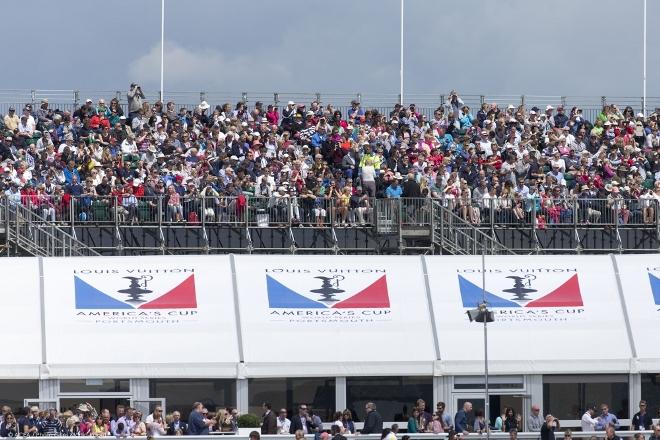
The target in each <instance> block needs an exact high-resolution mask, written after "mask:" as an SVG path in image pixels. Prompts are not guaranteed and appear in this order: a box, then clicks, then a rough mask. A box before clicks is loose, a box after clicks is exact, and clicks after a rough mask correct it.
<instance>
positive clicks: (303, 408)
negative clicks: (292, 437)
mask: <svg viewBox="0 0 660 440" xmlns="http://www.w3.org/2000/svg"><path fill="white" fill-rule="evenodd" d="M308 411H309V410H308V408H307V405H306V404H301V405H300V406H298V414H297V415H296V416H294V417H292V418H291V427H290V428H289V434H295V433H296V431H301V432H302V433H303V434H304V435H307V434H312V433H313V432H314V428H315V427H316V426H315V425H314V421H313V420H312V417H311V416H310V414H309V412H308Z"/></svg>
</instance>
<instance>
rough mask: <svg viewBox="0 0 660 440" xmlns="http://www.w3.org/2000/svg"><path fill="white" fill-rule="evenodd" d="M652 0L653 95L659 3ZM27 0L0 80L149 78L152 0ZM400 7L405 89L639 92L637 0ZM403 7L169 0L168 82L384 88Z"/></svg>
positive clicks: (103, 84)
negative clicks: (403, 26)
mask: <svg viewBox="0 0 660 440" xmlns="http://www.w3.org/2000/svg"><path fill="white" fill-rule="evenodd" d="M648 3H649V4H648V16H649V18H650V19H649V24H650V26H649V31H648V41H649V49H648V54H649V56H648V69H647V71H648V96H660V84H659V81H658V78H659V77H660V47H658V46H659V45H660V27H658V26H657V25H656V24H657V18H658V17H660V1H655V0H649V2H648ZM30 4H31V6H30V8H29V9H26V8H25V6H24V4H23V2H6V3H5V4H4V5H3V12H4V14H3V15H4V16H5V17H15V19H11V20H4V21H3V27H2V29H1V30H0V35H2V37H3V38H2V39H3V41H4V42H5V47H9V45H8V41H14V42H15V45H14V46H13V47H14V50H13V51H12V55H11V56H10V57H9V58H8V57H6V58H5V62H6V63H7V64H5V65H4V68H3V69H2V75H1V76H0V78H2V82H3V85H2V87H0V88H1V89H22V88H25V89H33V88H34V89H80V90H125V89H126V87H127V85H128V84H129V83H130V82H131V81H138V82H140V83H141V84H142V85H143V88H144V89H150V90H157V89H158V87H159V78H160V77H159V75H160V74H159V68H160V0H121V1H119V0H114V1H113V0H110V1H107V2H97V1H89V0H65V1H62V2H53V1H50V0H30ZM405 5H406V6H405V7H406V15H405V44H404V47H405V54H406V55H405V62H404V70H405V85H404V87H405V90H406V93H433V94H435V93H437V94H440V93H446V92H447V91H449V90H450V89H457V90H459V91H460V92H462V93H466V94H489V95H520V94H526V95H554V96H558V95H593V96H601V95H608V96H641V88H642V86H641V76H642V0H626V1H620V0H581V1H575V0H552V1H546V0H544V1H536V0H497V1H490V0H462V1H449V0H405ZM399 17H400V16H399V0H333V1H327V0H324V1H319V0H279V1H271V0H239V1H235V0H234V1H229V0H166V43H165V89H166V91H167V90H169V91H193V90H194V91H197V90H208V91H219V92H234V93H238V94H240V91H258V92H271V91H287V92H293V91H296V92H317V91H318V92H323V93H329V92H337V93H340V92H341V93H344V92H345V93H356V92H362V93H363V94H369V93H372V94H374V93H382V94H393V95H394V94H397V93H398V91H399V19H400V18H399ZM654 17H655V19H654ZM9 59H11V61H9Z"/></svg>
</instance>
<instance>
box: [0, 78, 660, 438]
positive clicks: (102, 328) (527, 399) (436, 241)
mask: <svg viewBox="0 0 660 440" xmlns="http://www.w3.org/2000/svg"><path fill="white" fill-rule="evenodd" d="M159 99H160V97H158V96H154V95H153V94H149V93H144V92H142V90H141V88H140V87H139V85H136V84H133V85H131V87H130V90H128V91H127V92H116V93H114V92H112V93H107V92H106V93H102V92H89V93H85V94H84V95H81V93H79V92H74V91H71V92H66V93H64V92H48V91H36V90H35V91H31V92H29V93H24V94H20V93H18V92H15V91H14V92H11V94H10V93H9V92H7V93H4V94H3V93H0V101H2V103H0V112H1V113H3V117H2V118H0V120H1V123H2V124H3V127H2V133H3V136H2V142H1V143H0V168H1V170H0V174H1V179H0V185H1V187H2V191H3V194H4V195H3V197H2V198H1V199H0V234H1V237H2V239H3V240H4V241H3V245H4V252H3V255H5V256H7V257H10V258H5V259H3V260H2V261H3V265H2V266H0V271H4V276H3V280H5V288H4V289H3V293H1V295H4V298H3V299H4V301H3V304H4V306H5V307H6V309H5V313H4V317H5V326H6V329H7V333H8V338H9V340H10V341H18V342H17V343H16V345H15V346H14V347H12V349H11V350H7V351H6V352H4V353H3V356H2V357H1V358H0V398H2V399H4V400H2V401H1V403H7V404H9V405H10V406H12V407H14V408H16V407H28V406H31V405H36V406H39V407H40V408H41V409H44V408H50V407H53V408H60V409H65V408H72V407H73V409H74V411H76V408H79V407H77V405H78V404H79V403H80V402H90V403H91V405H92V406H94V407H95V408H99V409H101V408H111V409H112V410H114V409H115V407H116V406H117V405H130V406H133V407H136V408H138V409H139V410H140V411H142V412H144V414H148V413H150V412H152V411H153V410H154V409H155V408H156V407H157V406H158V407H161V408H162V409H164V410H165V412H166V413H171V412H172V411H175V410H176V411H178V412H180V413H181V414H182V415H185V416H186V417H187V415H188V413H190V405H191V403H192V402H195V401H201V402H202V403H203V405H204V407H206V408H207V410H208V411H212V412H215V411H218V412H221V411H223V409H224V408H230V413H231V409H232V408H236V409H237V411H238V413H240V414H248V413H252V414H261V412H262V406H261V405H262V403H264V402H273V403H274V404H275V405H280V406H281V407H282V408H285V409H287V410H288V411H289V413H290V414H292V413H294V412H295V410H296V409H297V408H298V407H300V406H302V404H305V405H310V406H311V407H313V408H314V410H315V412H316V414H317V415H319V416H320V417H321V418H322V419H323V421H324V422H332V417H333V416H334V412H335V410H337V409H344V408H346V409H347V410H349V412H350V413H352V415H353V418H354V420H355V422H356V425H357V427H358V428H362V427H363V422H364V420H365V418H366V416H367V415H366V413H365V407H366V404H367V403H368V402H375V403H376V404H377V407H378V411H379V412H380V414H381V415H382V417H383V419H384V420H385V422H386V425H387V426H389V425H391V424H392V423H395V422H396V423H399V424H401V425H402V426H404V425H405V423H406V421H407V420H408V418H409V416H410V415H411V410H412V406H411V405H413V403H415V402H416V401H417V399H423V400H425V402H427V403H428V405H429V407H430V406H433V407H435V404H437V403H439V402H446V406H447V412H448V413H451V414H452V415H453V414H455V413H456V412H457V411H458V410H460V409H461V407H462V406H463V404H464V403H465V402H467V401H470V402H472V403H473V404H474V407H475V409H481V408H484V406H485V399H484V388H485V386H486V380H485V377H484V375H483V368H484V357H483V353H484V345H483V344H484V343H483V341H482V340H481V332H482V331H483V330H482V329H483V327H482V326H478V325H475V324H472V323H470V320H469V319H468V317H467V315H466V312H467V311H470V310H472V309H473V308H474V307H477V306H478V305H479V303H480V302H481V298H482V295H484V296H485V298H486V300H487V302H488V304H489V307H490V308H491V310H492V311H493V312H494V315H495V322H494V323H493V324H492V325H490V326H489V328H488V331H489V332H491V333H490V334H491V336H490V340H489V345H490V349H489V350H490V352H489V356H490V361H489V368H490V379H489V380H490V383H489V387H490V388H489V402H488V404H489V405H490V408H491V409H490V411H491V416H492V417H491V418H492V419H493V420H494V419H495V418H496V417H497V415H499V414H501V413H502V412H503V411H504V409H505V407H510V408H513V409H514V410H515V412H516V413H517V414H521V415H522V419H521V420H522V421H521V422H520V423H521V424H520V429H521V431H531V428H532V426H531V424H530V422H529V420H530V417H532V416H533V412H534V411H532V408H533V407H540V411H541V413H542V414H546V413H549V412H552V413H553V414H554V415H555V416H557V417H558V418H559V419H560V420H561V424H562V427H563V428H564V429H566V428H571V429H579V428H580V426H581V420H580V419H581V417H582V414H583V413H584V411H585V409H587V408H588V407H590V406H591V405H594V404H600V403H607V404H608V405H609V407H610V409H611V413H612V414H615V415H616V416H617V417H618V419H619V421H620V424H621V426H628V425H630V424H631V423H632V419H633V415H634V414H635V413H636V412H637V402H639V401H640V400H641V399H642V398H643V399H646V400H648V401H649V411H650V413H651V414H652V415H653V416H656V415H657V414H658V402H660V380H659V379H658V371H660V355H659V354H658V350H657V349H656V348H655V347H656V345H657V344H656V341H655V339H656V337H655V333H654V332H653V331H649V329H654V328H655V327H657V318H658V315H657V313H658V307H660V294H659V293H658V292H660V281H659V278H658V276H657V271H658V270H660V269H658V268H660V260H659V259H658V256H657V251H658V249H659V248H660V206H658V205H659V203H660V169H659V167H658V158H657V151H658V147H660V132H659V131H658V121H657V119H658V114H659V113H658V112H657V111H656V112H652V113H650V114H648V115H644V114H643V113H640V112H641V110H642V109H641V107H640V104H641V100H637V99H634V100H621V99H617V98H598V99H589V98H580V99H581V101H578V98H571V97H533V96H524V97H489V96H470V95H460V94H458V93H456V92H454V91H452V92H450V93H448V94H447V95H446V96H434V97H428V96H421V95H420V96H408V97H407V99H410V100H411V102H413V100H414V102H415V104H410V103H409V104H406V105H401V104H396V105H391V104H390V103H391V102H395V101H396V97H392V96H389V97H383V96H381V97H378V96H374V97H368V96H362V95H361V94H355V95H352V96H341V95H332V96H321V95H320V94H299V95H296V96H293V95H284V94H278V93H273V94H269V95H265V94H253V93H242V94H240V95H239V94H237V96H231V95H220V94H213V93H206V92H201V93H200V94H199V95H197V94H195V95H194V96H190V95H189V94H188V95H186V94H176V93H172V94H170V95H169V99H168V100H166V101H165V102H161V101H160V100H159ZM106 100H107V103H106ZM228 103H229V104H228ZM497 103H499V104H497ZM655 104H656V102H655V101H654V100H653V99H649V100H647V105H651V106H653V105H655ZM659 105H660V104H659ZM249 254H252V255H249ZM264 254H268V255H264ZM289 254H292V255H289ZM559 254H562V255H559ZM580 254H600V255H589V256H585V255H580ZM606 254H610V255H606ZM614 254H616V255H614ZM626 254H633V255H626ZM19 256H32V257H37V258H11V257H19ZM481 256H483V258H484V260H482V257H481ZM58 257H76V258H58ZM88 340H89V341H95V342H98V343H99V344H101V346H102V347H103V348H102V350H100V351H99V352H96V351H95V349H94V347H93V346H92V347H90V346H87V344H85V343H84V341H88ZM81 341H83V343H81ZM415 405H417V404H416V403H415ZM326 428H329V426H326ZM232 432H234V431H232ZM589 432H590V431H589V430H585V432H584V433H583V435H585V436H586V435H589ZM243 434H245V433H244V432H241V435H243ZM429 435H430V434H429ZM443 435H444V434H443ZM579 435H582V434H577V435H576V436H579ZM496 437H497V436H496ZM537 437H538V433H521V438H524V439H527V438H529V439H532V438H537ZM435 438H437V436H436V437H435ZM506 438H508V436H507V437H506Z"/></svg>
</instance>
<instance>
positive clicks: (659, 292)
mask: <svg viewBox="0 0 660 440" xmlns="http://www.w3.org/2000/svg"><path fill="white" fill-rule="evenodd" d="M649 281H650V282H651V292H653V300H654V301H655V305H656V306H660V278H658V277H656V276H655V275H653V274H652V273H651V272H649Z"/></svg>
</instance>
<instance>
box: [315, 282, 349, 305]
mask: <svg viewBox="0 0 660 440" xmlns="http://www.w3.org/2000/svg"><path fill="white" fill-rule="evenodd" d="M314 278H318V279H320V280H321V281H322V284H321V287H320V288H318V289H312V290H310V292H312V293H318V294H320V295H321V296H322V297H323V298H321V299H320V300H319V301H324V302H335V301H339V300H338V299H335V298H334V296H335V295H336V294H338V293H343V292H345V290H343V289H340V288H339V282H340V281H342V280H343V279H344V276H343V275H334V276H331V277H322V276H318V277H314Z"/></svg>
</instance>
